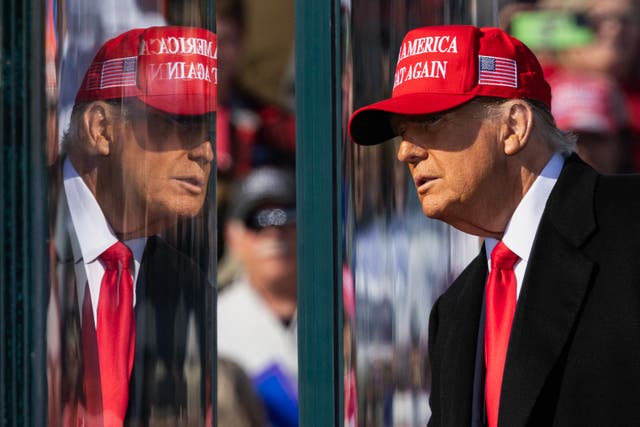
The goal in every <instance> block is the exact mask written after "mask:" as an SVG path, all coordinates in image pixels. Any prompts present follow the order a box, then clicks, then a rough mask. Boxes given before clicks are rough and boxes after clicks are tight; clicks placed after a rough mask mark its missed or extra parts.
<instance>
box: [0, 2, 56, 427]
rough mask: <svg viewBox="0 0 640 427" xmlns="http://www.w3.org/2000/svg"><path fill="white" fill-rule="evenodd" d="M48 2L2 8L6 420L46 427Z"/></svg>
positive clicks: (1, 402) (1, 276)
mask: <svg viewBox="0 0 640 427" xmlns="http://www.w3.org/2000/svg"><path fill="white" fill-rule="evenodd" d="M44 8H45V2H35V1H21V0H3V1H2V3H1V5H0V25H1V26H2V34H1V35H0V45H1V50H0V64H1V69H0V88H1V90H0V93H1V94H2V98H3V99H2V103H0V129H2V140H1V144H0V147H1V149H0V185H1V188H2V193H1V194H2V195H1V196H0V212H1V215H2V233H1V234H0V259H1V260H2V268H1V270H0V319H1V323H2V327H1V328H0V358H1V359H0V383H2V388H1V389H0V417H1V419H2V424H3V425H5V426H42V425H46V408H47V400H46V383H47V377H46V374H45V372H46V361H45V358H46V347H45V316H46V290H47V280H46V278H47V263H46V261H47V259H48V256H47V245H46V241H47V229H46V228H47V227H46V224H47V212H46V179H45V173H46V166H45V165H46V161H45V144H46V139H45V135H46V132H45V119H44V118H45V106H46V102H45V90H44V72H45V67H44V28H45V25H44Z"/></svg>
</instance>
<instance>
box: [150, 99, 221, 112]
mask: <svg viewBox="0 0 640 427" xmlns="http://www.w3.org/2000/svg"><path fill="white" fill-rule="evenodd" d="M138 98H139V99H140V100H141V101H142V102H144V103H145V104H147V105H149V106H151V107H153V108H155V109H157V110H160V111H164V112H165V113H169V114H178V115H187V116H198V115H202V114H207V113H211V112H214V111H216V100H215V98H214V97H205V96H204V95H193V96H187V95H182V97H180V96H176V95H147V96H139V97H138Z"/></svg>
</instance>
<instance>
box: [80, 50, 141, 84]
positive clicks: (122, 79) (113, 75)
mask: <svg viewBox="0 0 640 427" xmlns="http://www.w3.org/2000/svg"><path fill="white" fill-rule="evenodd" d="M137 70H138V58H136V57H135V56H131V57H128V58H117V59H110V60H108V61H104V62H99V63H96V64H93V66H92V67H91V69H90V70H89V72H88V73H87V74H88V75H89V77H88V80H87V90H95V89H105V88H109V87H121V86H135V84H136V74H137Z"/></svg>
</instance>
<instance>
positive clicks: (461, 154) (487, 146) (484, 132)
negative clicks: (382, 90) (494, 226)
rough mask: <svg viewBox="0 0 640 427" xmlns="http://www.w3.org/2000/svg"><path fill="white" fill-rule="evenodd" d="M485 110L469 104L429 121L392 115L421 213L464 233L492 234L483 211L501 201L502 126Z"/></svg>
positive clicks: (431, 116)
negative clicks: (483, 216)
mask: <svg viewBox="0 0 640 427" xmlns="http://www.w3.org/2000/svg"><path fill="white" fill-rule="evenodd" d="M486 114H487V113H486V111H485V110H484V107H483V106H482V105H480V104H479V103H477V102H471V103H468V104H465V105H463V106H462V107H459V108H457V109H455V110H452V111H449V112H446V113H443V114H433V115H425V116H393V117H392V119H391V124H392V126H393V128H394V131H395V132H396V134H397V135H400V137H401V143H400V146H399V148H398V159H399V160H400V161H402V162H404V163H406V164H407V165H408V167H409V171H410V173H411V176H412V178H413V182H414V184H415V186H416V190H417V192H418V198H419V200H420V203H421V206H422V211H423V213H424V214H425V215H426V216H428V217H430V218H436V219H440V220H442V221H445V222H447V223H449V224H451V225H453V226H454V227H456V228H459V229H461V230H463V231H467V232H472V233H473V234H478V235H491V234H495V233H496V232H497V231H499V230H487V229H485V228H486V223H487V222H486V220H485V219H483V218H481V217H480V216H481V215H483V212H490V210H489V209H487V208H488V207H489V206H487V205H488V204H490V203H492V202H496V201H497V200H499V191H500V188H501V186H502V185H504V183H502V182H499V181H500V180H499V179H498V178H497V177H498V176H501V174H500V173H499V172H500V169H501V168H505V167H506V166H505V165H504V164H503V162H504V161H503V160H502V159H503V158H504V157H505V156H504V152H503V149H502V144H501V143H500V139H499V137H498V135H499V132H498V131H499V126H498V125H497V124H494V123H493V122H492V121H491V120H489V119H488V118H487V117H486Z"/></svg>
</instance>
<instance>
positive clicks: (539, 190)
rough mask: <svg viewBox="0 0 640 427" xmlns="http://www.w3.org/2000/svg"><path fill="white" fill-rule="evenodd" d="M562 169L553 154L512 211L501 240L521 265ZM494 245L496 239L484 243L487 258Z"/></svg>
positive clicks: (560, 160)
mask: <svg viewBox="0 0 640 427" xmlns="http://www.w3.org/2000/svg"><path fill="white" fill-rule="evenodd" d="M563 165H564V157H563V156H562V155H561V154H559V153H556V154H554V155H553V156H552V157H551V159H550V160H549V161H548V162H547V164H546V165H545V167H544V169H542V172H540V175H538V177H537V178H536V179H535V181H534V182H533V185H532V186H531V188H529V191H527V193H526V194H525V195H524V197H523V198H522V200H521V201H520V203H519V204H518V206H517V207H516V210H515V211H514V212H513V215H512V216H511V219H510V220H509V223H508V224H507V227H506V229H505V232H504V235H503V236H502V241H503V242H504V244H505V245H507V247H508V248H509V249H511V250H512V251H513V252H514V253H515V254H516V255H518V257H520V259H521V260H523V261H525V262H528V261H529V255H530V254H531V248H532V247H533V240H534V238H535V236H536V232H537V231H538V224H540V219H541V218H542V213H543V212H544V208H545V206H546V204H547V199H549V195H550V194H551V190H553V187H554V185H555V184H556V181H557V180H558V177H559V176H560V172H561V171H562V167H563ZM497 244H498V240H496V239H492V238H487V239H486V240H485V245H486V250H487V258H490V256H491V251H492V250H493V248H494V247H495V246H496V245H497Z"/></svg>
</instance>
